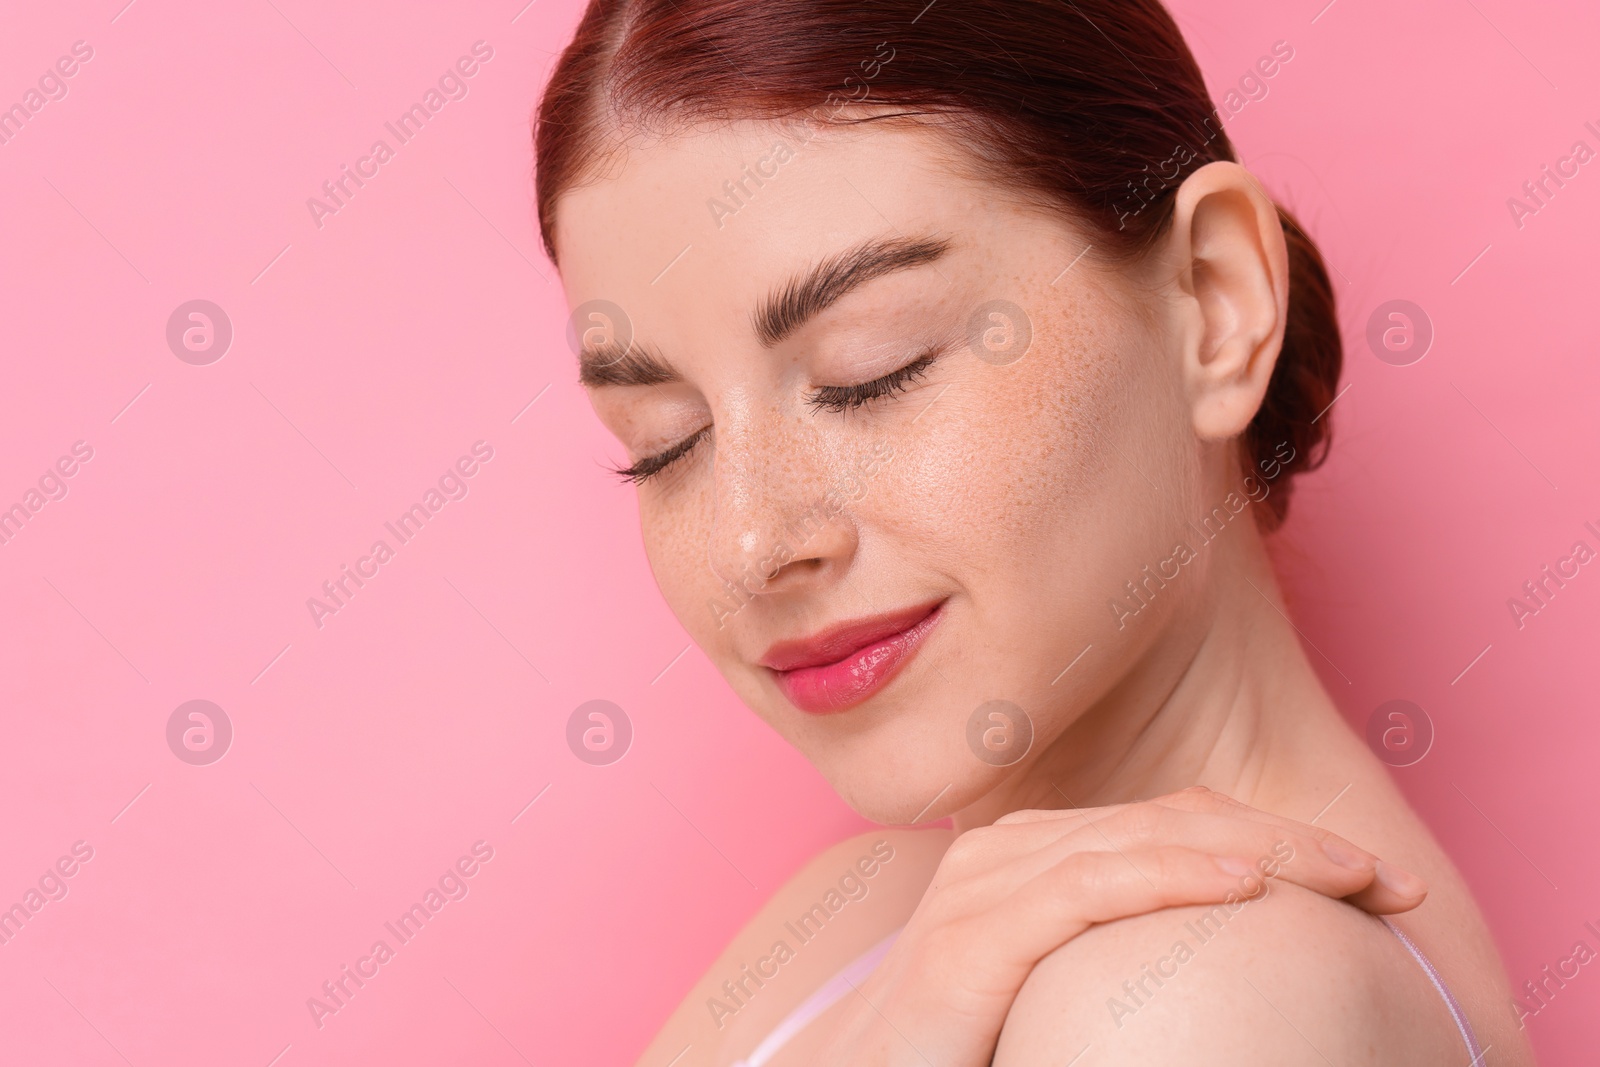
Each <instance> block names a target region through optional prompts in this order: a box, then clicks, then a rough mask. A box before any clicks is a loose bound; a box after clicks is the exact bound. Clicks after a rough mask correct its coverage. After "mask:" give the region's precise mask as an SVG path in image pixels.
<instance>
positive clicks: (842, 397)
mask: <svg viewBox="0 0 1600 1067" xmlns="http://www.w3.org/2000/svg"><path fill="white" fill-rule="evenodd" d="M941 354H942V353H941V352H940V351H939V350H938V349H937V348H930V349H928V350H927V351H926V352H924V353H923V354H922V355H920V356H918V357H917V358H916V359H914V360H912V361H911V362H910V363H907V364H906V365H905V366H903V367H901V368H900V369H899V370H894V371H890V372H889V373H888V374H885V375H884V376H883V377H881V378H874V379H873V380H872V381H870V382H862V383H861V384H859V385H824V386H820V387H819V388H817V389H815V390H813V391H812V392H811V394H810V395H809V396H808V397H806V402H807V403H808V404H810V405H812V406H813V407H815V408H817V409H818V410H820V411H840V412H842V411H850V410H853V409H855V408H859V407H862V406H863V405H866V404H868V403H871V402H872V401H874V400H879V399H882V398H885V397H890V396H893V395H895V394H896V393H900V392H904V391H905V390H906V389H909V388H910V387H911V386H912V385H914V384H915V383H916V382H918V381H920V380H921V379H922V378H923V377H925V376H926V375H927V373H928V369H929V368H930V367H932V366H933V364H934V363H935V362H937V361H938V359H939V356H940V355H941ZM710 432H711V427H710V426H705V427H703V428H702V429H700V430H698V431H696V432H695V433H693V434H691V435H690V436H688V437H685V438H684V439H683V440H682V441H679V442H678V443H677V444H675V445H673V446H672V447H670V448H667V449H665V450H663V451H661V452H657V453H656V454H655V455H653V456H646V457H645V458H644V459H641V460H639V461H638V462H636V463H634V464H633V465H632V466H629V467H623V468H620V469H618V468H613V472H614V473H615V474H616V475H617V477H619V478H621V479H622V480H623V481H626V482H632V483H633V484H634V485H641V484H643V483H644V482H647V481H649V480H650V479H651V478H654V477H655V476H656V475H658V474H660V473H662V472H663V471H665V470H666V469H667V468H668V467H671V466H672V465H673V464H675V463H677V462H678V461H679V460H681V459H683V458H685V457H686V456H688V455H689V453H691V452H693V451H694V449H695V447H696V446H697V445H699V443H700V441H701V440H702V439H703V438H704V437H705V436H706V435H707V434H708V433H710Z"/></svg>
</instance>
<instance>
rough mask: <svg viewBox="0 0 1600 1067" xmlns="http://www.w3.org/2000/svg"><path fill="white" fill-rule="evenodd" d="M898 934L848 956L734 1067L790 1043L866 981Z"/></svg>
mask: <svg viewBox="0 0 1600 1067" xmlns="http://www.w3.org/2000/svg"><path fill="white" fill-rule="evenodd" d="M901 929H904V927H902V928H901ZM899 936H900V930H896V931H895V932H894V933H892V934H890V935H889V936H888V937H886V938H884V939H883V940H882V941H879V942H878V943H877V944H876V945H873V946H872V947H871V948H869V949H867V951H865V952H863V953H862V954H861V955H859V956H857V957H856V958H855V959H853V960H851V961H850V962H849V963H848V964H846V965H845V967H844V968H843V969H842V970H841V971H839V973H838V974H836V975H834V976H833V977H832V978H830V979H828V980H827V982H825V983H823V986H822V988H821V989H818V990H817V991H816V992H815V993H813V994H811V995H810V996H809V997H807V998H806V999H805V1000H803V1001H801V1002H800V1006H799V1007H797V1008H795V1009H794V1010H793V1011H791V1012H790V1013H789V1014H788V1015H786V1016H784V1019H783V1022H781V1023H779V1024H778V1025H777V1026H776V1027H775V1028H774V1029H773V1031H772V1033H770V1034H768V1035H767V1036H766V1038H765V1039H764V1040H763V1041H762V1042H761V1044H759V1045H757V1046H756V1049H755V1051H754V1052H752V1053H750V1055H749V1056H747V1057H746V1058H744V1059H742V1060H739V1061H737V1062H736V1063H734V1065H733V1067H763V1065H764V1064H765V1063H766V1062H767V1061H768V1060H770V1059H771V1058H772V1057H773V1056H775V1055H777V1053H778V1050H779V1049H780V1048H782V1047H783V1046H784V1045H786V1044H788V1043H789V1040H790V1039H791V1038H793V1037H794V1035H796V1034H798V1033H799V1032H800V1031H801V1030H803V1029H805V1028H806V1026H807V1024H809V1023H810V1022H811V1021H812V1020H813V1019H815V1018H816V1017H817V1016H819V1015H821V1014H822V1013H823V1012H825V1011H827V1010H828V1009H829V1008H831V1007H833V1005H834V1004H835V1003H837V1002H838V1001H839V999H840V998H842V997H843V996H845V995H846V994H847V993H849V992H850V991H851V990H852V989H853V988H855V987H856V986H858V985H860V984H861V983H862V982H864V981H866V978H867V976H868V975H870V974H871V973H872V972H873V970H874V969H875V968H876V967H877V966H878V964H879V962H881V961H882V959H883V957H884V956H885V955H886V954H887V953H888V951H889V946H891V945H893V944H894V942H895V938H897V937H899Z"/></svg>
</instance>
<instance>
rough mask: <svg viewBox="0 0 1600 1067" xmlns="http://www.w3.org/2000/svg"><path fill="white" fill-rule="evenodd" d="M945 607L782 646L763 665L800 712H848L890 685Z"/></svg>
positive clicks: (856, 623) (938, 604)
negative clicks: (847, 710)
mask: <svg viewBox="0 0 1600 1067" xmlns="http://www.w3.org/2000/svg"><path fill="white" fill-rule="evenodd" d="M944 603H945V602H944V600H943V599H940V600H936V601H932V602H930V603H926V604H919V605H916V606H914V607H910V608H903V609H901V610H899V611H892V612H886V613H884V614H882V615H874V616H872V617H871V618H866V619H853V620H851V621H849V622H845V623H840V624H839V625H837V626H832V627H829V628H828V629H826V630H823V631H821V632H820V633H817V634H814V635H812V636H811V637H805V638H801V639H799V640H795V641H779V642H778V643H777V644H775V645H773V646H772V647H771V648H769V649H767V652H766V654H765V655H764V656H762V657H761V659H760V661H759V662H760V664H761V666H763V667H766V668H767V669H769V670H771V671H772V672H773V674H774V676H775V678H776V680H777V683H778V687H779V688H780V689H782V690H783V693H784V696H786V697H788V698H789V702H790V703H791V704H793V705H794V706H795V707H797V708H799V709H800V710H801V711H805V712H810V713H811V714H813V715H826V714H831V713H833V712H838V711H844V710H845V709H847V708H851V707H854V706H855V705H857V704H860V703H861V702H862V701H864V700H866V699H867V698H868V697H870V696H872V695H873V694H874V693H876V692H878V691H879V690H880V689H882V688H883V687H884V686H886V685H888V684H889V681H890V680H891V679H892V678H893V677H894V676H895V675H896V674H898V673H899V672H900V669H901V668H902V667H904V666H905V665H906V663H908V662H909V661H910V660H911V657H912V656H914V655H915V654H916V652H917V650H918V649H919V648H920V647H921V645H922V642H923V639H924V638H926V637H927V635H928V633H929V632H930V631H932V630H933V628H934V627H935V626H936V625H938V623H939V620H940V619H941V618H942V617H943V615H944V612H943V610H942V609H943V608H944Z"/></svg>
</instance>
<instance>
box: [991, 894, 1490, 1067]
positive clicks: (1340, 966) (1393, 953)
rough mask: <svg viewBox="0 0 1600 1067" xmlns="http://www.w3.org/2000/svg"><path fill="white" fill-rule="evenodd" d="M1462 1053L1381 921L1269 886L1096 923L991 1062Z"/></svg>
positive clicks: (1392, 1058) (1026, 1001) (1183, 1061)
mask: <svg viewBox="0 0 1600 1067" xmlns="http://www.w3.org/2000/svg"><path fill="white" fill-rule="evenodd" d="M1463 1052H1464V1048H1463V1046H1462V1043H1461V1036H1460V1034H1459V1032H1458V1031H1457V1030H1456V1028H1455V1025H1454V1023H1453V1021H1452V1020H1451V1018H1450V1015H1449V1013H1448V1010H1447V1009H1446V1007H1445V1005H1444V1001H1443V1000H1442V998H1440V996H1439V994H1438V993H1437V992H1436V991H1435V990H1434V988H1433V986H1432V984H1431V983H1430V981H1429V979H1428V977H1427V975H1426V974H1425V973H1424V971H1423V970H1422V968H1421V967H1420V966H1419V965H1418V964H1417V961H1416V960H1415V959H1414V958H1412V956H1411V955H1410V953H1409V952H1408V951H1407V950H1406V948H1405V947H1404V945H1402V944H1401V943H1400V941H1399V939H1398V938H1396V937H1395V936H1394V934H1393V933H1392V932H1391V931H1390V930H1388V929H1387V928H1386V927H1385V926H1384V925H1383V923H1382V921H1381V920H1379V919H1376V918H1374V917H1373V916H1371V915H1368V914H1366V913H1365V912H1362V911H1360V910H1358V909H1357V908H1355V907H1353V906H1351V905H1349V904H1346V903H1344V902H1342V901H1336V900H1330V899H1328V898H1326V897H1323V896H1320V895H1318V894H1316V893H1312V892H1310V891H1308V890H1304V889H1301V888H1300V887H1298V886H1295V885H1291V884H1289V883H1282V882H1272V883H1269V889H1268V891H1267V892H1266V893H1265V894H1264V895H1261V896H1257V897H1254V898H1248V899H1241V900H1236V901H1235V902H1234V903H1232V904H1223V905H1218V906H1215V907H1184V908H1169V909H1166V910H1164V911H1158V912H1152V913H1150V914H1148V915H1141V916H1136V917H1133V918H1129V919H1122V920H1118V921H1116V922H1112V923H1106V924H1103V925H1101V926H1097V927H1093V928H1092V929H1090V930H1089V931H1087V932H1086V933H1084V934H1083V935H1082V936H1080V937H1078V938H1076V939H1075V940H1073V941H1071V942H1069V943H1068V944H1066V945H1064V946H1062V947H1061V948H1060V949H1058V950H1056V951H1055V952H1054V953H1052V954H1051V955H1050V956H1047V957H1045V959H1043V960H1041V961H1040V963H1039V964H1038V966H1037V967H1035V968H1034V970H1033V973H1032V975H1030V976H1029V978H1028V980H1027V982H1026V983H1025V984H1024V986H1023V988H1022V991H1021V993H1020V994H1019V995H1018V997H1017V999H1016V1002H1015V1003H1014V1004H1013V1006H1012V1009H1011V1014H1010V1015H1009V1017H1008V1018H1007V1020H1006V1025H1005V1029H1004V1031H1003V1032H1002V1033H1001V1037H1000V1045H999V1049H998V1050H997V1052H996V1055H995V1059H994V1064H995V1067H1024V1065H1032V1064H1037V1063H1067V1062H1073V1063H1074V1064H1075V1065H1076V1067H1095V1065H1098V1064H1134V1063H1138V1064H1144V1063H1163V1064H1173V1065H1176V1067H1211V1065H1217V1067H1221V1065H1223V1064H1229V1065H1231V1064H1237V1063H1274V1064H1290V1065H1298V1064H1305V1065H1308V1067H1309V1065H1312V1064H1315V1065H1319V1067H1321V1065H1325V1064H1327V1063H1329V1062H1333V1063H1339V1064H1392V1063H1444V1062H1454V1060H1455V1058H1456V1056H1457V1055H1458V1054H1459V1053H1463ZM1080 1054H1081V1058H1080V1059H1078V1060H1073V1057H1074V1056H1079V1055H1080Z"/></svg>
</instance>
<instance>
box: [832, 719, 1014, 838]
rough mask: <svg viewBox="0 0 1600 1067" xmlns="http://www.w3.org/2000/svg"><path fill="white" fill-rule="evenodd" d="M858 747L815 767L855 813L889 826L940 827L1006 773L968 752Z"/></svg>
mask: <svg viewBox="0 0 1600 1067" xmlns="http://www.w3.org/2000/svg"><path fill="white" fill-rule="evenodd" d="M855 744H856V746H858V747H857V748H856V749H855V750H854V751H851V752H850V753H848V754H842V753H835V754H834V758H827V759H821V758H812V759H811V762H812V763H813V764H814V765H815V766H816V767H817V769H818V770H819V771H820V772H821V773H822V776H823V777H824V778H826V779H827V780H828V784H829V785H831V786H832V787H833V791H834V792H836V793H838V794H839V797H840V799H842V800H843V801H844V802H845V803H846V804H848V805H850V807H851V809H852V810H853V811H855V812H856V814H858V815H860V816H861V817H862V818H864V819H869V820H871V821H872V822H875V823H881V824H883V825H886V826H910V825H913V824H916V825H922V824H925V823H931V822H937V821H938V820H940V819H943V818H945V817H947V816H948V815H950V814H951V813H952V812H955V811H959V810H961V809H962V808H965V807H967V806H969V805H971V804H973V803H975V802H976V801H977V800H979V799H980V798H982V797H983V796H984V795H985V794H986V793H988V792H989V791H990V790H992V789H994V788H995V786H996V785H998V784H999V782H1000V781H1002V780H1003V779H1004V778H1005V776H1006V770H1005V769H1004V768H998V767H987V766H981V765H978V761H977V760H975V759H973V758H972V756H971V755H970V754H969V753H967V752H965V750H962V751H959V752H957V751H950V750H943V751H934V750H933V749H932V747H931V746H916V745H907V744H901V743H898V742H895V743H890V744H887V745H884V746H881V748H880V746H871V747H872V748H874V749H877V751H872V752H868V751H864V749H866V748H867V746H865V745H862V744H861V741H860V739H856V741H855ZM807 755H808V758H810V754H807Z"/></svg>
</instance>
